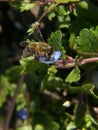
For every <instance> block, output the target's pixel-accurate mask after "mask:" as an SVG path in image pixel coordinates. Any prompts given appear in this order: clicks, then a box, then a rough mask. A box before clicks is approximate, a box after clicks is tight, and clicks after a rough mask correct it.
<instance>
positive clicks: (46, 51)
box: [20, 27, 54, 61]
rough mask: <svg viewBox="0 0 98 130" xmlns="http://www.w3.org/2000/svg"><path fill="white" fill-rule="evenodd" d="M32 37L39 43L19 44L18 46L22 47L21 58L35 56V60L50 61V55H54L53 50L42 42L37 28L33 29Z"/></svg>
mask: <svg viewBox="0 0 98 130" xmlns="http://www.w3.org/2000/svg"><path fill="white" fill-rule="evenodd" d="M33 35H34V36H35V37H37V40H39V42H30V43H29V42H28V41H22V42H20V45H21V46H22V47H24V49H23V57H28V56H35V58H37V59H39V58H40V57H43V58H44V59H45V60H47V61H49V60H51V55H52V54H53V53H54V49H53V48H52V47H51V46H50V45H48V44H47V43H45V42H44V40H43V36H42V34H41V32H40V30H39V28H38V27H36V28H35V30H34V33H33Z"/></svg>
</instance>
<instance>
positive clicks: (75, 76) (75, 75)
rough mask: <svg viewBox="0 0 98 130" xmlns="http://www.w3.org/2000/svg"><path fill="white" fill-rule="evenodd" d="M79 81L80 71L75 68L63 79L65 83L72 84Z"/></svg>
mask: <svg viewBox="0 0 98 130" xmlns="http://www.w3.org/2000/svg"><path fill="white" fill-rule="evenodd" d="M79 79H80V70H79V68H78V67H75V68H74V69H73V70H72V71H71V72H70V74H69V75H68V76H67V78H66V79H65V81H66V82H69V83H72V82H77V81H79Z"/></svg>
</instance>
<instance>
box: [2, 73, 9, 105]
mask: <svg viewBox="0 0 98 130" xmlns="http://www.w3.org/2000/svg"><path fill="white" fill-rule="evenodd" d="M8 90H9V82H8V79H7V78H6V77H5V76H2V75H0V107H2V105H3V103H5V101H6V100H7V99H6V97H7V95H8Z"/></svg>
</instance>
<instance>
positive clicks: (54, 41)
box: [48, 30, 62, 50]
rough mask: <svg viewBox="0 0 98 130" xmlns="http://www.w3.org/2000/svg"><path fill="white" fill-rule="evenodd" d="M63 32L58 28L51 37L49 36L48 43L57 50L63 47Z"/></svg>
mask: <svg viewBox="0 0 98 130" xmlns="http://www.w3.org/2000/svg"><path fill="white" fill-rule="evenodd" d="M61 41H62V32H61V31H60V30H57V31H56V32H52V33H51V35H50V38H48V44H49V45H50V46H52V47H53V48H54V49H55V50H60V49H61V47H62V43H61Z"/></svg>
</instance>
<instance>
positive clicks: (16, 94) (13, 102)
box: [3, 75, 24, 130]
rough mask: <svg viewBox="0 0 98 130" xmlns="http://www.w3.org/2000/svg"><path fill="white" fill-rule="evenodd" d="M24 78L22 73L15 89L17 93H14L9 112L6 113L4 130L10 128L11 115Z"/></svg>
mask: <svg viewBox="0 0 98 130" xmlns="http://www.w3.org/2000/svg"><path fill="white" fill-rule="evenodd" d="M23 79H24V75H20V76H19V80H18V83H17V87H16V90H15V95H14V97H13V99H12V103H11V104H10V105H9V106H8V111H7V114H6V117H5V122H4V128H3V130H8V128H9V124H10V120H11V116H12V113H13V109H14V106H15V102H16V98H17V96H18V93H19V90H20V87H21V84H22V82H23Z"/></svg>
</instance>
